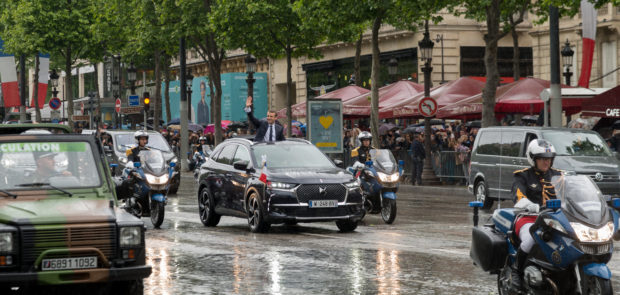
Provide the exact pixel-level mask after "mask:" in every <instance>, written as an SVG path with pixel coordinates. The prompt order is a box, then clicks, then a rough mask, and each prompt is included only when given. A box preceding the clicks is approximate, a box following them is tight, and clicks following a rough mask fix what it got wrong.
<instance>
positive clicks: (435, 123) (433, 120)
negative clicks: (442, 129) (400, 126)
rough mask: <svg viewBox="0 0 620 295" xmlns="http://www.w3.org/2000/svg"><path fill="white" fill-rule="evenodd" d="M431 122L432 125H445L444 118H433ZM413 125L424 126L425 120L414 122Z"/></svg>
mask: <svg viewBox="0 0 620 295" xmlns="http://www.w3.org/2000/svg"><path fill="white" fill-rule="evenodd" d="M430 123H431V125H442V126H443V120H441V119H431V121H430ZM411 126H416V127H420V126H424V122H420V123H417V124H413V125H411Z"/></svg>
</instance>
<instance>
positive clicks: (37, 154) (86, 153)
mask: <svg viewBox="0 0 620 295" xmlns="http://www.w3.org/2000/svg"><path fill="white" fill-rule="evenodd" d="M97 171H98V169H97V165H96V162H95V159H94V157H93V152H92V150H91V148H90V145H89V144H88V143H87V142H32V141H30V142H10V143H7V142H5V143H0V189H2V190H12V189H24V188H25V187H29V186H32V185H33V184H36V183H39V184H49V185H52V186H55V187H61V188H63V187H64V188H77V187H93V186H99V185H100V183H101V179H100V177H99V173H98V172H97Z"/></svg>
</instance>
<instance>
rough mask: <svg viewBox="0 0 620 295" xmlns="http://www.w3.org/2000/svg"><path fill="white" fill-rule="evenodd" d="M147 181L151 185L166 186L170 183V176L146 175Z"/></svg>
mask: <svg viewBox="0 0 620 295" xmlns="http://www.w3.org/2000/svg"><path fill="white" fill-rule="evenodd" d="M144 176H146V181H148V183H150V184H166V183H168V174H164V175H162V176H155V175H152V174H148V173H145V174H144Z"/></svg>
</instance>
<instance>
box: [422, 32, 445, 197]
mask: <svg viewBox="0 0 620 295" xmlns="http://www.w3.org/2000/svg"><path fill="white" fill-rule="evenodd" d="M424 27H425V29H424V38H422V40H421V41H420V42H418V47H419V48H420V59H421V60H422V62H424V67H423V68H422V72H424V97H430V96H431V72H432V71H433V67H431V61H432V60H433V46H434V45H435V44H434V43H433V41H431V38H430V34H429V32H428V21H426V22H425V24H424ZM424 153H425V157H424V169H423V171H422V183H424V184H425V185H435V184H440V182H439V179H438V178H437V176H435V172H434V171H433V167H432V161H431V118H430V117H424Z"/></svg>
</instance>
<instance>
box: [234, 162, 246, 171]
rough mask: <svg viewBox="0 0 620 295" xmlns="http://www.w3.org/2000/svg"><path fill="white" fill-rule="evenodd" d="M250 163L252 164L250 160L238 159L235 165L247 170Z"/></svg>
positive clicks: (237, 167) (239, 168)
mask: <svg viewBox="0 0 620 295" xmlns="http://www.w3.org/2000/svg"><path fill="white" fill-rule="evenodd" d="M249 164H250V162H248V161H237V162H234V163H233V167H234V168H235V169H237V170H243V171H247V170H248V165H249Z"/></svg>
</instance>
